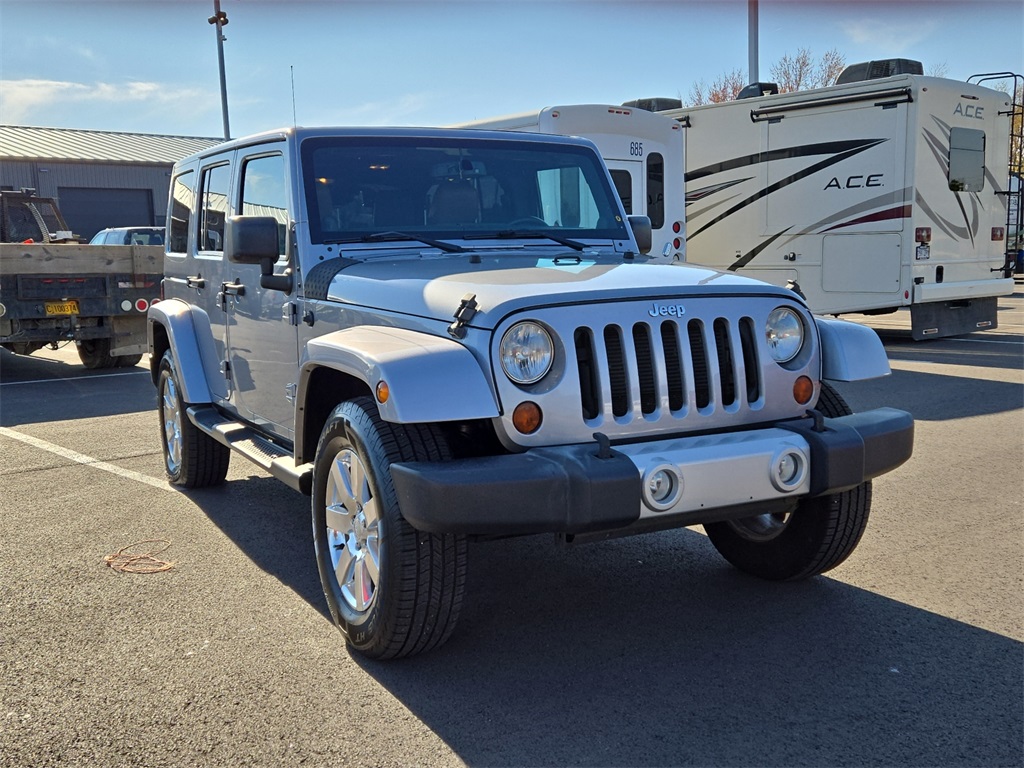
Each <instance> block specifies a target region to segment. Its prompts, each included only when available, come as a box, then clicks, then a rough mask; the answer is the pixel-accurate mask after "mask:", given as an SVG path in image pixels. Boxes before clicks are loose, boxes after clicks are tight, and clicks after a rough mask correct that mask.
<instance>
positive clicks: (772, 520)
mask: <svg viewBox="0 0 1024 768" xmlns="http://www.w3.org/2000/svg"><path fill="white" fill-rule="evenodd" d="M790 517H792V515H791V513H789V512H775V513H771V514H764V515H754V516H753V517H744V518H741V519H739V520H730V521H729V525H731V526H732V527H733V529H734V530H735V531H736V533H738V534H739V535H740V536H742V537H743V538H745V539H747V540H749V541H771V540H772V539H774V538H775V537H776V536H778V535H779V534H780V533H782V532H783V531H784V530H786V525H787V524H788V523H789V519H790Z"/></svg>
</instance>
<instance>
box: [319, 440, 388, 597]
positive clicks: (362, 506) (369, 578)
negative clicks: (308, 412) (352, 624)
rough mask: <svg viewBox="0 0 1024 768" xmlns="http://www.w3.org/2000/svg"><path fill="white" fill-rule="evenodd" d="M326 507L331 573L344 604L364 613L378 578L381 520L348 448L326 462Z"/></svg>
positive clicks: (357, 461)
mask: <svg viewBox="0 0 1024 768" xmlns="http://www.w3.org/2000/svg"><path fill="white" fill-rule="evenodd" d="M326 512H327V514H326V522H327V542H328V545H329V547H330V553H331V562H332V564H333V566H334V578H335V579H336V580H337V582H338V587H339V588H340V590H341V595H342V597H343V598H344V599H345V602H346V603H348V606H349V608H351V609H352V610H354V611H356V612H357V613H365V612H366V611H368V610H369V609H370V607H371V606H372V605H373V601H374V599H375V598H376V596H377V587H378V586H379V584H380V552H381V538H382V535H383V524H382V521H381V518H380V512H379V510H378V507H377V499H376V497H375V496H374V495H373V491H372V490H371V488H370V481H369V476H368V475H367V472H366V467H365V466H364V465H363V462H362V461H361V460H360V458H359V456H358V454H356V452H355V451H353V450H352V449H351V448H345V449H344V450H342V451H340V452H339V453H338V455H337V456H335V457H334V460H333V462H332V463H331V470H330V474H329V475H328V478H327V495H326Z"/></svg>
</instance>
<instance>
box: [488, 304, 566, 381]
mask: <svg viewBox="0 0 1024 768" xmlns="http://www.w3.org/2000/svg"><path fill="white" fill-rule="evenodd" d="M499 355H500V357H501V368H502V370H503V371H505V375H506V376H508V377H509V378H510V379H511V380H512V381H514V382H515V383H516V384H520V385H525V384H533V383H534V382H537V381H540V380H541V379H543V378H544V377H545V376H546V375H547V373H548V371H550V370H551V363H552V362H553V360H554V345H553V344H552V343H551V335H550V334H549V333H548V332H547V331H546V330H545V329H544V327H543V326H542V325H540V324H539V323H534V322H532V321H530V320H527V321H526V322H522V323H516V324H515V325H513V326H512V327H511V328H509V329H508V330H507V331H505V335H504V336H502V337H501V347H500V348H499Z"/></svg>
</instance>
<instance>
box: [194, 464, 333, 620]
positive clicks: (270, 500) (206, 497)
mask: <svg viewBox="0 0 1024 768" xmlns="http://www.w3.org/2000/svg"><path fill="white" fill-rule="evenodd" d="M234 461H237V462H240V463H241V462H242V459H239V458H235V459H234ZM183 493H185V494H186V495H187V496H188V497H189V499H190V500H191V501H192V502H193V503H194V504H195V505H196V506H197V507H198V508H199V509H200V510H202V512H203V513H204V514H205V515H206V516H207V517H208V518H209V519H210V521H211V522H212V523H213V524H214V525H216V526H217V527H218V528H220V530H221V531H223V533H224V534H225V535H226V536H227V537H228V538H229V539H231V541H232V542H233V543H234V544H235V545H236V546H237V547H238V548H239V549H240V550H241V551H242V552H243V553H245V555H246V556H247V557H248V558H249V559H250V560H252V561H253V563H255V564H256V565H257V566H258V567H259V568H261V569H262V570H263V571H265V572H266V573H268V574H270V575H271V576H273V577H274V578H276V579H277V580H278V581H280V582H281V583H282V584H284V585H285V586H286V587H289V588H290V589H292V590H293V591H294V592H295V593H296V594H297V595H298V596H299V597H301V598H302V599H303V600H305V601H306V602H307V603H309V604H310V605H311V606H313V607H314V608H316V609H317V611H319V612H320V613H321V614H322V615H323V617H324V619H326V620H327V621H328V622H330V621H331V615H330V613H329V612H328V610H327V603H326V602H325V601H324V593H323V590H322V589H321V587H320V577H319V575H318V574H317V570H316V561H315V559H314V557H313V531H312V528H311V522H310V513H309V499H308V498H307V497H306V496H303V495H301V494H299V493H296V492H295V491H293V490H292V489H290V488H288V487H287V486H286V485H284V484H283V483H282V482H281V481H280V480H276V479H274V478H272V477H268V476H252V477H248V478H246V479H244V480H231V481H229V482H227V483H226V484H225V485H223V486H220V487H217V488H210V489H205V490H190V491H183Z"/></svg>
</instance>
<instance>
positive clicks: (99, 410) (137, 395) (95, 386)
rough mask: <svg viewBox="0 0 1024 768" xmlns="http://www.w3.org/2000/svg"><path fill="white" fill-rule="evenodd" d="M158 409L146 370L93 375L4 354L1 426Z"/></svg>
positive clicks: (0, 357)
mask: <svg viewBox="0 0 1024 768" xmlns="http://www.w3.org/2000/svg"><path fill="white" fill-rule="evenodd" d="M155 410H156V388H155V387H154V386H153V381H152V379H151V378H150V376H149V371H148V370H147V369H146V368H145V367H144V366H143V365H139V366H136V367H134V368H110V369H105V370H93V371H91V370H88V369H86V368H83V367H82V366H81V365H69V364H67V363H64V362H60V361H57V360H51V359H45V358H36V357H25V356H22V355H15V354H12V353H11V352H8V351H7V350H0V426H4V427H15V426H20V425H25V424H39V423H43V422H50V421H66V420H68V419H69V418H76V419H91V418H98V417H103V416H117V415H121V414H126V413H140V412H142V411H155Z"/></svg>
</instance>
